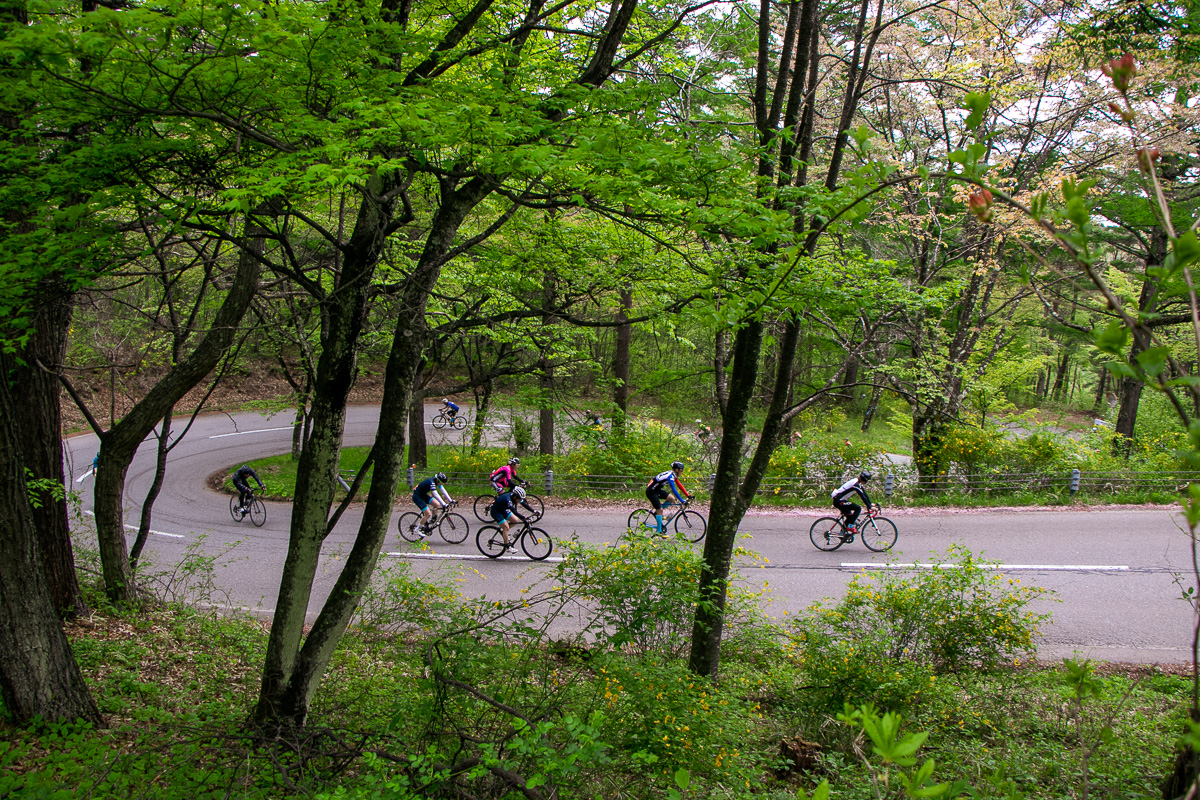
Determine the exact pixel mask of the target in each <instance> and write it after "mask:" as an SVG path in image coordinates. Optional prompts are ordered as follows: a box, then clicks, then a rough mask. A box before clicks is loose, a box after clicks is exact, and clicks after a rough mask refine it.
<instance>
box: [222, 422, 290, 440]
mask: <svg viewBox="0 0 1200 800" xmlns="http://www.w3.org/2000/svg"><path fill="white" fill-rule="evenodd" d="M293 427H295V426H293V425H287V426H285V427H283V428H259V429H258V430H256V431H235V432H233V433H218V434H216V435H215V436H210V437H208V438H210V439H224V438H225V437H226V436H249V435H250V434H252V433H273V432H274V431H290V430H292V428H293Z"/></svg>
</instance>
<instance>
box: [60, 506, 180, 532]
mask: <svg viewBox="0 0 1200 800" xmlns="http://www.w3.org/2000/svg"><path fill="white" fill-rule="evenodd" d="M83 513H85V514H87V515H88V516H89V517H94V516H96V512H95V511H84V512H83ZM125 529H126V530H130V531H136V530H137V529H138V526H137V525H126V526H125ZM150 532H151V533H153V534H154V535H155V536H170V537H171V538H172V539H186V538H187V537H186V536H184V535H183V534H182V533H167V532H166V531H150Z"/></svg>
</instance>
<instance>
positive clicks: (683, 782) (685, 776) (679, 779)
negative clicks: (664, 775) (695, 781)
mask: <svg viewBox="0 0 1200 800" xmlns="http://www.w3.org/2000/svg"><path fill="white" fill-rule="evenodd" d="M691 782H692V773H690V772H688V771H687V770H686V769H677V770H675V785H676V786H678V787H679V788H680V790H682V791H685V792H686V791H687V788H688V786H689V785H690V784H691Z"/></svg>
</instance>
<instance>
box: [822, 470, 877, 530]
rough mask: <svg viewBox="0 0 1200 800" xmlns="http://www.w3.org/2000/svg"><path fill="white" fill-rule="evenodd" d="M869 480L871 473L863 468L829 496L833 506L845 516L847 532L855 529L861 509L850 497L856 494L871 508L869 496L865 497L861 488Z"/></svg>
mask: <svg viewBox="0 0 1200 800" xmlns="http://www.w3.org/2000/svg"><path fill="white" fill-rule="evenodd" d="M869 480H871V473H869V472H867V471H866V470H863V471H862V472H860V473H858V477H857V478H851V479H850V480H848V481H846V482H845V483H843V484H842V485H841V486H839V487H838V488H836V489H834V490H833V492H832V493H831V494H830V496H831V497H832V498H833V505H834V507H835V508H837V510H838V511H840V512H842V514H843V515H845V517H846V532H847V533H854V532H855V531H856V530H857V528H856V526H855V524H854V523H856V522H857V521H858V515H859V512H861V511H862V509H861V508H860V507H859V505H858V503H855V502H854V501H853V500H851V499H850V498H851V497H853V496H854V495H858V496H859V497H861V498H862V499H863V502H864V503H866V504H867V508H868V509H870V508H871V498H870V497H867V490H866V489H865V488H863V485H864V484H865V483H866V482H867V481H869Z"/></svg>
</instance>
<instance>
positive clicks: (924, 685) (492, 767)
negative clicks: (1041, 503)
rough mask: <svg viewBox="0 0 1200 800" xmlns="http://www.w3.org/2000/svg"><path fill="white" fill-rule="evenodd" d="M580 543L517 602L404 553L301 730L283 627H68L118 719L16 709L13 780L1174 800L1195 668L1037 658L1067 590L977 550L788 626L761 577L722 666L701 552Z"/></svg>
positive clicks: (353, 790) (572, 793) (8, 759)
mask: <svg viewBox="0 0 1200 800" xmlns="http://www.w3.org/2000/svg"><path fill="white" fill-rule="evenodd" d="M566 556H567V557H566V559H565V560H564V561H563V563H562V564H559V565H557V566H556V567H555V570H554V571H553V572H552V573H551V574H550V575H548V577H547V579H546V580H545V581H544V582H543V583H542V584H541V585H540V586H539V587H537V588H535V589H534V590H532V591H531V592H530V593H529V594H528V595H527V596H526V597H525V598H523V599H522V600H521V601H520V602H517V603H513V604H501V603H494V602H488V601H480V602H471V603H464V602H463V599H462V598H461V597H460V596H459V594H458V591H457V589H456V588H455V583H456V582H455V575H454V574H453V573H452V572H447V573H444V574H441V575H440V576H438V577H433V578H430V579H427V580H419V579H418V578H417V577H416V576H415V575H414V574H413V572H412V571H411V570H410V569H409V568H408V567H407V566H405V565H400V566H395V567H392V568H390V569H388V570H386V571H384V572H383V573H381V574H380V575H379V576H378V579H377V580H376V582H375V585H374V588H373V590H372V591H371V592H370V593H369V594H368V596H367V597H366V598H365V600H364V602H363V604H362V607H361V609H360V613H359V615H358V617H357V619H356V621H355V624H354V626H353V627H352V629H351V631H350V632H349V634H348V635H347V636H346V637H344V639H343V641H342V644H341V646H340V648H339V651H338V653H337V656H336V658H335V659H334V661H333V663H332V665H331V669H330V671H329V673H328V674H327V675H326V677H325V679H324V681H323V682H322V684H321V687H320V690H319V691H318V693H317V696H316V698H314V702H313V705H312V710H311V714H310V716H309V718H308V720H307V725H306V726H305V727H304V728H303V729H299V730H292V731H272V732H266V731H261V730H258V729H256V728H255V727H254V726H253V725H252V724H251V723H250V722H249V719H250V711H251V708H252V706H253V703H254V701H255V698H256V694H257V690H258V680H259V678H260V670H261V664H262V657H263V652H264V649H265V643H266V636H267V628H266V626H265V624H264V623H262V622H261V621H257V620H253V619H248V618H244V617H239V616H224V615H220V614H215V613H203V612H201V611H197V610H196V609H195V607H194V606H193V607H191V608H184V607H177V606H171V605H164V604H150V603H148V604H147V605H146V606H145V607H144V608H142V609H139V610H137V611H126V612H120V613H119V612H116V611H114V610H112V609H103V608H102V607H101V608H102V610H100V611H97V612H96V613H95V614H94V615H92V616H90V617H88V618H86V619H84V620H81V621H79V622H77V623H75V624H72V625H71V626H69V628H68V631H69V635H70V638H71V642H72V647H73V649H74V651H75V654H76V656H77V658H78V659H79V662H80V665H81V667H82V668H83V670H84V673H85V675H86V676H87V679H88V682H89V684H90V686H91V688H92V691H93V693H94V695H95V696H96V698H97V702H98V703H99V704H100V707H101V710H102V711H103V713H104V715H105V718H106V721H107V727H105V728H102V729H95V728H92V727H90V726H86V725H69V724H43V723H40V722H35V723H34V724H32V725H29V726H27V727H13V726H11V725H4V726H3V727H0V796H4V797H21V798H30V797H37V798H59V797H61V798H68V797H70V798H91V797H95V798H109V797H112V798H116V797H120V798H129V797H138V798H181V797H188V798H199V799H203V798H225V797H239V798H275V797H320V798H363V799H364V800H365V798H410V797H478V798H492V797H494V798H501V797H518V796H524V797H528V798H549V797H561V798H582V797H605V798H607V797H630V798H658V797H673V798H674V797H679V798H683V797H695V798H708V797H712V798H717V797H722V798H729V797H751V796H753V797H758V798H762V797H767V798H784V797H789V798H790V797H800V796H808V795H809V794H810V793H812V794H814V796H817V795H821V794H823V793H825V792H828V796H831V797H844V798H864V799H865V798H881V797H900V796H905V795H906V793H908V792H909V790H912V791H918V790H919V791H920V792H923V794H919V796H929V797H936V796H952V795H953V794H955V793H958V792H962V791H967V790H968V787H969V792H970V793H971V796H975V797H1009V798H1014V797H1038V798H1059V797H1062V798H1067V797H1079V796H1086V795H1088V794H1090V795H1091V796H1095V797H1123V798H1152V797H1157V796H1159V792H1158V788H1157V786H1158V782H1159V780H1160V778H1161V777H1162V776H1163V775H1165V774H1166V773H1167V772H1169V769H1170V764H1171V758H1172V745H1173V744H1174V742H1175V741H1176V740H1177V738H1178V736H1179V735H1180V734H1181V733H1182V730H1183V726H1184V709H1185V708H1186V704H1187V696H1188V693H1189V690H1190V679H1189V677H1188V676H1187V675H1186V674H1183V673H1184V672H1186V671H1185V670H1180V669H1178V668H1168V667H1156V666H1122V665H1111V664H1095V665H1093V664H1090V663H1074V662H1064V663H1059V664H1053V663H1038V662H1036V661H1034V660H1033V658H1032V656H1033V652H1034V647H1035V645H1036V641H1037V637H1038V631H1039V630H1040V627H1041V625H1042V624H1044V623H1045V621H1046V617H1045V616H1044V615H1040V614H1035V613H1033V612H1032V611H1030V607H1029V604H1030V602H1031V601H1033V600H1034V599H1035V598H1036V597H1037V596H1038V595H1039V594H1040V592H1039V591H1038V590H1035V589H1029V588H1024V587H1021V586H1020V585H1019V582H1018V583H1014V582H1013V581H1010V580H1009V579H1007V578H1005V577H1003V576H1000V575H997V574H995V571H994V570H990V569H986V568H985V567H986V566H987V565H986V564H983V563H981V562H979V561H978V560H976V559H975V558H974V556H973V555H972V554H970V553H968V552H965V551H958V552H956V553H953V554H949V555H948V559H950V560H952V561H953V563H955V564H956V565H957V567H958V568H957V569H953V570H932V571H928V573H927V574H926V573H922V574H919V575H907V576H906V575H904V574H898V573H896V572H894V571H884V572H881V573H876V574H864V575H863V576H860V578H858V579H856V580H855V581H854V582H852V584H851V585H850V587H849V588H848V591H847V593H846V596H845V598H844V599H842V600H841V601H837V602H832V601H831V602H827V603H825V604H821V605H818V606H814V607H813V608H811V609H809V610H808V611H807V612H806V613H804V614H802V615H800V616H799V617H798V618H796V619H795V620H792V621H790V622H788V623H786V624H785V623H779V622H776V621H771V620H768V619H767V618H765V617H764V616H763V614H762V612H761V611H760V601H761V598H760V597H758V596H755V595H753V594H746V593H737V594H735V595H734V596H733V597H732V600H731V606H730V612H731V616H730V626H729V630H728V636H727V640H726V644H725V646H724V648H723V652H722V665H721V672H720V677H719V680H717V681H715V682H712V681H707V680H704V679H701V678H698V677H696V676H695V675H693V674H691V673H689V672H688V671H687V670H686V668H685V660H684V659H685V657H686V647H687V641H688V635H689V633H690V622H691V614H692V609H693V608H694V602H695V596H694V593H695V588H694V587H695V586H696V580H695V578H696V573H697V570H698V569H699V568H700V562H699V557H698V556H697V555H696V554H695V553H693V552H692V550H691V549H690V548H687V547H674V546H671V545H669V544H664V543H662V542H658V543H649V542H638V541H633V542H627V543H625V544H623V545H621V546H618V547H611V548H592V547H588V546H582V545H580V546H575V547H572V548H570V549H569V551H568V552H567V553H566ZM196 566H197V568H196V569H195V570H192V571H189V572H186V573H180V574H179V575H180V576H179V577H176V578H175V580H176V581H190V582H196V581H199V582H200V583H203V573H204V572H205V570H206V569H208V568H210V566H208V565H206V564H205V563H199V564H197V565H196ZM648 587H649V590H648ZM172 588H173V592H174V594H175V595H176V596H184V595H187V594H188V591H187V589H186V587H181V586H175V587H172ZM568 618H569V628H570V629H571V630H574V631H576V633H574V634H565V633H563V630H564V624H563V623H564V622H568ZM552 631H553V632H552ZM926 737H927V738H926ZM822 783H825V784H826V786H825V787H822ZM905 787H908V788H907V789H906V788H905ZM912 796H918V795H912Z"/></svg>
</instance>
